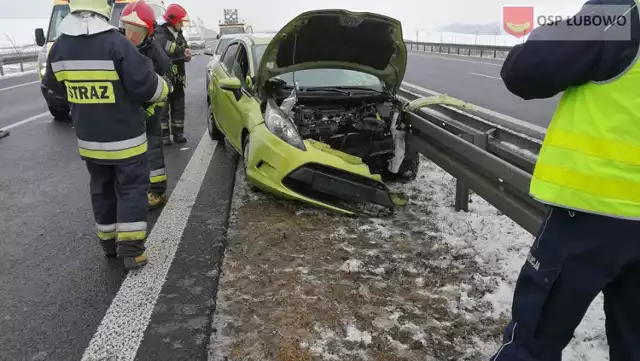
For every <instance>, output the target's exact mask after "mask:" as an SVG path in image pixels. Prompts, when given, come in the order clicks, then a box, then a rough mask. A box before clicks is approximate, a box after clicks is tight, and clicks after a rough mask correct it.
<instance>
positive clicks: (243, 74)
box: [231, 45, 249, 89]
mask: <svg viewBox="0 0 640 361" xmlns="http://www.w3.org/2000/svg"><path fill="white" fill-rule="evenodd" d="M232 69H233V70H232V72H231V74H233V75H234V76H235V77H236V78H238V79H240V82H241V83H242V87H243V88H245V89H246V87H247V75H248V74H249V58H248V57H247V50H246V49H245V47H244V46H243V45H240V48H239V49H238V56H236V60H235V61H234V62H233V68H232Z"/></svg>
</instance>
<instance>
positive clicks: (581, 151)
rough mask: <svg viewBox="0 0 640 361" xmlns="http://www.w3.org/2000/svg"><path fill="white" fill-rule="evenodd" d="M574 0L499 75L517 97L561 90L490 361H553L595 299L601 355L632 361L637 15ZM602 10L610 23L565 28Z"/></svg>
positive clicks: (637, 196) (639, 254)
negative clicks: (569, 10) (535, 212)
mask: <svg viewBox="0 0 640 361" xmlns="http://www.w3.org/2000/svg"><path fill="white" fill-rule="evenodd" d="M586 5H588V6H584V7H583V8H582V9H581V10H580V12H579V13H578V14H577V15H575V16H574V17H573V18H569V19H568V20H565V21H561V22H556V23H553V24H551V25H544V26H540V27H538V28H536V29H535V30H533V32H532V33H531V34H529V38H528V39H527V41H526V42H525V43H524V44H520V45H517V46H515V47H514V48H513V49H512V50H511V51H510V52H509V55H508V56H507V59H505V62H504V65H503V66H502V70H501V72H500V74H501V77H502V79H503V81H504V84H505V86H506V87H507V89H509V90H510V91H511V92H512V93H513V94H515V95H517V96H519V97H520V98H523V99H545V98H551V97H553V96H555V95H556V94H558V93H560V92H563V94H562V98H561V99H560V102H559V104H558V107H557V109H556V111H555V113H554V115H553V118H552V119H551V123H550V124H549V128H548V130H547V132H546V134H545V138H544V141H543V143H542V147H541V149H540V153H539V156H538V160H537V163H536V165H535V169H534V171H533V175H532V179H531V185H530V190H529V192H530V194H531V196H532V197H533V198H534V199H537V200H538V201H540V202H541V203H543V204H546V205H547V206H548V207H549V211H548V213H547V216H546V218H545V220H544V221H543V222H542V225H541V227H540V230H539V232H538V235H537V237H536V239H535V240H534V242H533V245H532V246H531V248H530V251H529V254H528V256H527V257H526V259H525V260H524V262H523V265H522V268H521V269H520V274H519V276H518V279H517V283H516V286H515V291H514V297H513V305H512V308H511V322H510V323H509V324H508V325H507V327H506V328H505V330H504V337H503V345H502V346H501V347H499V348H498V350H497V351H496V353H495V355H494V356H493V357H492V358H491V360H492V361H524V360H527V361H543V360H544V361H547V360H550V361H559V360H561V359H562V353H563V350H564V348H565V347H566V346H567V345H568V344H569V342H571V340H572V338H573V335H574V331H575V330H576V328H577V327H578V325H579V324H580V323H581V321H582V319H583V317H584V315H585V313H586V312H587V310H588V308H589V306H590V305H591V304H592V302H593V300H594V299H595V298H596V297H597V296H598V295H599V294H600V293H602V294H603V296H604V313H605V315H606V334H607V341H608V344H609V358H608V359H609V360H610V361H631V360H640V322H639V321H640V308H639V307H638V305H639V304H640V242H639V240H638V234H640V193H639V192H638V190H640V162H639V156H638V155H639V154H640V127H639V126H638V124H639V123H640V107H639V106H638V99H639V98H640V87H638V79H639V77H640V62H639V61H638V60H639V57H638V55H637V54H638V49H639V48H640V27H639V26H640V12H639V10H638V7H637V6H636V4H635V3H634V1H633V0H597V1H596V0H593V1H589V2H587V4H586ZM589 5H591V6H589ZM610 5H616V6H610ZM603 11H606V12H607V13H608V14H609V15H610V16H612V17H616V18H618V17H619V18H618V19H622V20H620V21H619V22H616V25H614V26H609V24H606V23H601V24H599V25H598V24H596V23H595V22H594V23H593V24H591V26H580V25H577V26H576V24H580V23H582V24H584V22H582V21H581V20H576V19H585V18H587V17H589V16H593V15H594V14H595V15H597V16H602V15H601V14H602V13H603ZM621 24H624V25H621ZM574 29H575V30H578V31H579V33H578V32H575V30H574ZM576 35H579V36H576Z"/></svg>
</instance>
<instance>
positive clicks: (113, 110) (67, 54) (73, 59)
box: [43, 0, 169, 270]
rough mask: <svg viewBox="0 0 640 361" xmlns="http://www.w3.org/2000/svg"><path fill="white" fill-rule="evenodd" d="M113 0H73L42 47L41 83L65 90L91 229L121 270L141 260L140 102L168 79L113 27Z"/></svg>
mask: <svg viewBox="0 0 640 361" xmlns="http://www.w3.org/2000/svg"><path fill="white" fill-rule="evenodd" d="M113 3H114V0H73V1H71V2H70V4H69V6H70V12H71V14H70V15H68V16H67V17H65V18H64V19H63V20H62V22H61V23H60V25H59V32H60V34H61V35H60V36H59V37H58V39H57V40H56V42H55V43H54V44H53V46H52V47H51V50H50V52H49V56H48V61H47V69H46V73H45V76H44V79H43V82H44V84H45V85H46V86H47V87H49V88H50V89H52V90H54V91H55V92H56V93H59V94H65V95H66V97H67V100H68V102H69V103H70V105H71V118H72V120H73V124H74V129H75V132H76V136H77V138H78V147H79V152H80V156H81V157H82V159H84V160H85V162H86V166H87V169H88V171H89V175H90V179H91V180H90V189H91V202H92V206H93V212H94V216H95V221H96V227H97V235H98V238H99V239H100V243H101V245H102V247H103V250H104V251H105V254H106V255H107V256H108V257H113V256H116V255H117V256H118V257H119V258H122V259H123V262H124V267H125V269H127V270H130V269H134V268H138V267H141V266H144V265H145V264H147V262H148V260H147V255H146V252H145V246H144V242H145V239H146V234H147V222H146V220H147V187H148V185H149V167H148V161H147V154H146V152H147V137H146V134H145V124H144V119H143V118H142V114H141V107H142V104H143V103H145V102H157V101H162V100H164V99H165V98H166V97H167V95H168V92H169V87H168V85H167V82H166V81H165V80H164V79H163V78H162V77H161V76H160V75H157V74H156V73H155V72H154V71H153V64H152V63H151V60H149V59H148V58H146V57H145V56H144V55H142V54H140V53H139V52H138V50H137V49H136V47H135V46H133V44H131V42H130V41H128V40H127V39H126V38H125V37H124V36H122V34H120V33H119V31H118V28H116V27H114V26H112V25H110V24H109V20H110V16H111V11H112V8H113Z"/></svg>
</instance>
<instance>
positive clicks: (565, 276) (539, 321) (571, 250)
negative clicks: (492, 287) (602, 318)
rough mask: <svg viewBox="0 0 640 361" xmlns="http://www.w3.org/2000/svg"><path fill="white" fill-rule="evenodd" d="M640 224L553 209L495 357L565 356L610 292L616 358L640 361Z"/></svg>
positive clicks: (609, 325) (548, 360)
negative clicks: (583, 323)
mask: <svg viewBox="0 0 640 361" xmlns="http://www.w3.org/2000/svg"><path fill="white" fill-rule="evenodd" d="M639 235H640V221H631V220H623V219H616V218H611V217H605V216H599V215H594V214H587V213H582V212H577V211H568V210H566V209H563V208H552V209H551V210H550V212H549V214H548V216H547V218H546V220H545V222H543V225H542V227H541V229H540V232H539V234H538V236H537V237H536V240H535V241H534V243H533V245H532V247H531V249H530V253H529V255H528V257H527V260H526V261H525V263H524V265H523V266H522V269H521V270H520V274H519V276H518V280H517V283H516V287H515V293H514V298H513V306H512V320H511V322H510V323H509V324H508V325H507V327H506V328H505V331H504V338H503V342H504V343H503V345H502V346H501V347H500V348H499V349H498V350H497V351H496V354H495V355H494V356H493V357H492V358H491V361H560V360H561V359H562V351H563V349H564V348H565V347H566V346H567V345H568V344H569V342H570V341H571V338H572V337H573V333H574V330H575V329H576V328H577V327H578V325H579V324H580V322H581V321H582V318H583V317H584V315H585V313H586V312H587V309H588V308H589V306H590V305H591V303H592V301H593V300H594V299H595V298H596V297H597V296H598V294H599V293H600V292H602V293H603V296H604V311H605V315H606V333H607V339H608V342H609V355H610V358H609V360H610V361H636V360H640V239H639V238H638V237H639Z"/></svg>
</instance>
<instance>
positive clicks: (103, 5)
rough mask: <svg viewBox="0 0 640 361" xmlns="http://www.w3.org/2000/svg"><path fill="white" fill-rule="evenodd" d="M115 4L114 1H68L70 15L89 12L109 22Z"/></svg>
mask: <svg viewBox="0 0 640 361" xmlns="http://www.w3.org/2000/svg"><path fill="white" fill-rule="evenodd" d="M115 2H116V1H115V0H69V11H70V12H71V13H76V12H81V11H89V12H92V13H96V14H98V15H102V16H104V17H106V18H107V20H111V11H112V10H113V4H114V3H115Z"/></svg>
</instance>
